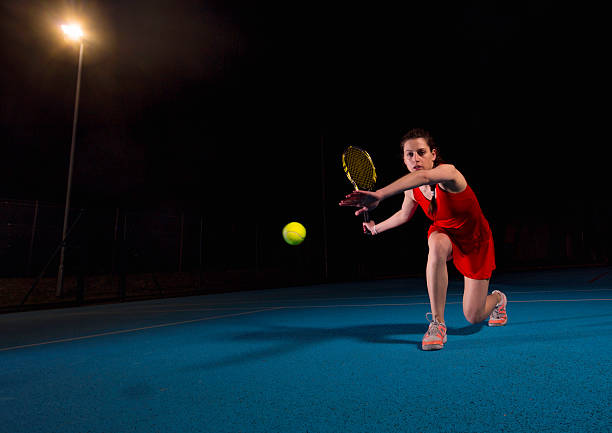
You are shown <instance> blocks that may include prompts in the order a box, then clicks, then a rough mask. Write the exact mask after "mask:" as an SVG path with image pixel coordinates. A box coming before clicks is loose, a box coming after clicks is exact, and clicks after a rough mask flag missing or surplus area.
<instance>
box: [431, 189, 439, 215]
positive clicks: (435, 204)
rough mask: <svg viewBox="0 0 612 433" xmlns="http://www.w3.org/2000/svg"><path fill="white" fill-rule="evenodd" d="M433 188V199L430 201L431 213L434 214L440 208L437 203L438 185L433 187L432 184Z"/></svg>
mask: <svg viewBox="0 0 612 433" xmlns="http://www.w3.org/2000/svg"><path fill="white" fill-rule="evenodd" d="M430 188H431V201H430V202H429V213H430V214H431V215H432V216H433V215H435V213H436V210H438V204H437V203H436V187H435V186H434V187H432V186H431V185H430Z"/></svg>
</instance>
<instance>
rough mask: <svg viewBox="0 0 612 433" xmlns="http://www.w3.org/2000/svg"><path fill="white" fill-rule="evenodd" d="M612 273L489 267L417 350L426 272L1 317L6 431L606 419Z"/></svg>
mask: <svg viewBox="0 0 612 433" xmlns="http://www.w3.org/2000/svg"><path fill="white" fill-rule="evenodd" d="M611 269H612V268H602V267H597V268H584V269H566V270H541V271H530V272H515V273H504V274H501V273H500V274H497V275H494V278H493V281H492V285H491V290H493V289H499V290H502V291H504V292H505V293H506V294H507V296H508V301H509V303H508V317H509V322H508V325H507V326H505V327H500V328H492V327H491V328H490V327H488V326H487V324H486V322H483V323H481V324H477V325H471V324H469V323H468V322H467V321H466V320H465V318H464V317H463V313H462V306H461V299H462V287H463V284H462V281H459V280H456V281H454V280H453V281H451V282H450V284H449V290H448V297H447V307H446V323H447V326H448V343H447V344H446V346H445V348H444V349H443V350H440V351H435V352H424V351H422V350H421V339H422V337H423V334H424V333H425V331H426V330H427V321H426V319H425V313H427V312H428V311H430V309H429V302H428V298H427V292H426V286H425V281H424V279H422V278H407V279H392V280H378V281H364V282H350V283H341V284H325V285H314V286H307V287H291V288H284V289H273V290H265V291H247V292H236V293H226V294H215V295H206V296H194V297H184V298H173V299H162V300H151V301H142V302H129V303H121V304H109V305H94V306H84V307H79V308H67V309H55V310H44V311H31V312H21V313H10V314H3V315H1V316H0V330H1V335H0V420H1V422H0V432H6V433H18V432H25V433H35V432H62V433H68V432H79V433H82V432H109V433H110V432H147V433H151V432H231V433H236V432H267V433H270V432H283V433H285V432H286V433H298V432H311V433H316V432H369V433H372V432H559V431H563V432H572V431H576V432H578V431H581V432H582V431H590V432H604V431H611V430H612V417H611V416H610V410H609V405H610V396H611V395H612V374H611V368H612V349H611V347H612V344H611V343H612V273H611V272H610V270H611Z"/></svg>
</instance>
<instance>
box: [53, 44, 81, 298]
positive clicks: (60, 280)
mask: <svg viewBox="0 0 612 433" xmlns="http://www.w3.org/2000/svg"><path fill="white" fill-rule="evenodd" d="M82 69H83V41H81V46H80V49H79V68H78V72H77V83H76V96H75V98H74V115H73V117H72V142H71V143H70V162H69V164H68V186H67V187H66V208H65V209H64V228H63V229H62V243H61V250H60V260H59V269H58V271H57V291H56V293H55V295H56V296H58V297H59V296H62V289H63V287H64V253H65V250H66V232H67V231H68V214H69V213H70V190H71V189H72V171H73V168H74V147H75V143H76V130H77V121H78V118H79V95H80V93H81V71H82Z"/></svg>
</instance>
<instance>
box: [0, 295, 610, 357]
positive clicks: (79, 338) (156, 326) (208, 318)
mask: <svg viewBox="0 0 612 433" xmlns="http://www.w3.org/2000/svg"><path fill="white" fill-rule="evenodd" d="M595 301H597V302H599V301H612V298H588V299H534V300H524V301H520V300H519V301H516V300H508V303H509V304H513V303H537V302H540V303H545V302H595ZM461 303H462V302H446V305H453V304H461ZM412 305H429V302H411V303H402V304H336V305H288V306H281V307H267V308H263V309H260V310H254V311H246V312H243V313H234V314H223V315H220V316H211V317H203V318H200V319H192V320H183V321H180V322H172V323H161V324H159V325H151V326H144V327H141V328H133V329H123V330H119V331H110V332H103V333H100V334H91V335H84V336H81V337H73V338H63V339H60V340H50V341H44V342H41V343H32V344H24V345H21V346H12V347H5V348H2V349H0V352H6V351H9V350H16V349H24V348H28V347H36V346H44V345H48V344H55V343H67V342H72V341H79V340H87V339H91V338H97V337H104V336H108V335H118V334H127V333H130V332H137V331H144V330H148V329H155V328H164V327H168V326H176V325H184V324H187V323H195V322H204V321H208V320H216V319H224V318H228V317H237V316H245V315H249V314H255V313H263V312H266V311H277V310H290V309H307V308H355V307H406V306H412Z"/></svg>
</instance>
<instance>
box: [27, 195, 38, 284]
mask: <svg viewBox="0 0 612 433" xmlns="http://www.w3.org/2000/svg"><path fill="white" fill-rule="evenodd" d="M37 224H38V200H36V204H35V205H34V218H33V219H32V234H31V236H30V250H29V252H28V265H27V268H26V275H27V276H30V271H31V270H32V251H33V250H34V238H35V236H36V225H37Z"/></svg>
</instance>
